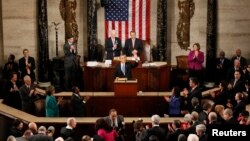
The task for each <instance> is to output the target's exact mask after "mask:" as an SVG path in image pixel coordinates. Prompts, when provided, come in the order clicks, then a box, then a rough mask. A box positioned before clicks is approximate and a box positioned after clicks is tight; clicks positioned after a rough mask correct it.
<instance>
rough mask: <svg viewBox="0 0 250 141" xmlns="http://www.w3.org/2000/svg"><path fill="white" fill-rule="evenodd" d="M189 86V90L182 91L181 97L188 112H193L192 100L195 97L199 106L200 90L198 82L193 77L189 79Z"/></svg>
mask: <svg viewBox="0 0 250 141" xmlns="http://www.w3.org/2000/svg"><path fill="white" fill-rule="evenodd" d="M189 86H190V89H189V90H187V89H184V91H183V95H184V99H185V101H186V102H187V108H188V110H189V111H193V107H192V103H191V101H192V98H193V97H197V98H198V99H199V104H201V98H202V95H201V90H200V88H199V82H198V79H197V78H195V77H191V78H189Z"/></svg>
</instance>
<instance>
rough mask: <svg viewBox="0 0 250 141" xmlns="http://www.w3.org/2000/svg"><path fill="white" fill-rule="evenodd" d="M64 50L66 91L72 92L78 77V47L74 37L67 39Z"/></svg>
mask: <svg viewBox="0 0 250 141" xmlns="http://www.w3.org/2000/svg"><path fill="white" fill-rule="evenodd" d="M63 50H64V55H65V57H64V69H65V89H66V90H71V88H72V86H74V85H75V81H76V80H75V79H76V78H75V77H76V62H75V61H76V54H77V52H76V46H75V44H74V38H73V36H70V37H68V38H67V42H66V43H65V44H64V46H63Z"/></svg>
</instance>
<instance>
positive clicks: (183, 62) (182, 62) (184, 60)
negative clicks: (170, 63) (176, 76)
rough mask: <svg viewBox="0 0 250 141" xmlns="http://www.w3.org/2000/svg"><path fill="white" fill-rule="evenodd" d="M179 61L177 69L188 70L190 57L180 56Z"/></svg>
mask: <svg viewBox="0 0 250 141" xmlns="http://www.w3.org/2000/svg"><path fill="white" fill-rule="evenodd" d="M176 61H177V69H179V70H185V71H187V70H188V56H187V55H180V56H176Z"/></svg>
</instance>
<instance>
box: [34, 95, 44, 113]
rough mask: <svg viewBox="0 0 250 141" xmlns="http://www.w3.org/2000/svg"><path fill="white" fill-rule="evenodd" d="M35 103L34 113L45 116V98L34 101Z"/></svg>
mask: <svg viewBox="0 0 250 141" xmlns="http://www.w3.org/2000/svg"><path fill="white" fill-rule="evenodd" d="M34 104H35V114H36V116H38V117H44V116H45V99H39V100H36V101H35V102H34Z"/></svg>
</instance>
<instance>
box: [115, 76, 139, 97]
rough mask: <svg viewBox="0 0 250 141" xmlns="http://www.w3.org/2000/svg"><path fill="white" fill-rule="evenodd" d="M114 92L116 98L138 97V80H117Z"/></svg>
mask: <svg viewBox="0 0 250 141" xmlns="http://www.w3.org/2000/svg"><path fill="white" fill-rule="evenodd" d="M114 92H115V96H126V97H127V96H137V79H131V80H127V79H126V78H116V79H115V81H114Z"/></svg>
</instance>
